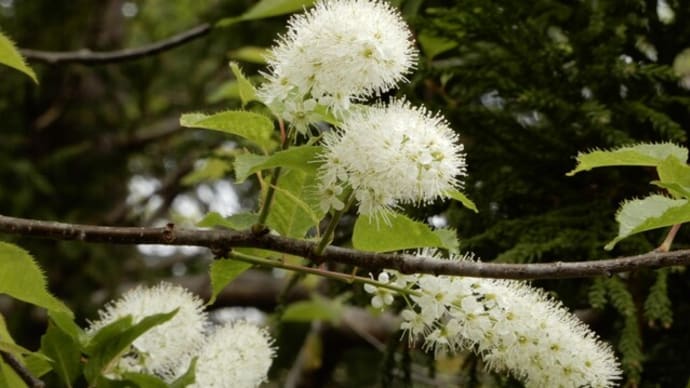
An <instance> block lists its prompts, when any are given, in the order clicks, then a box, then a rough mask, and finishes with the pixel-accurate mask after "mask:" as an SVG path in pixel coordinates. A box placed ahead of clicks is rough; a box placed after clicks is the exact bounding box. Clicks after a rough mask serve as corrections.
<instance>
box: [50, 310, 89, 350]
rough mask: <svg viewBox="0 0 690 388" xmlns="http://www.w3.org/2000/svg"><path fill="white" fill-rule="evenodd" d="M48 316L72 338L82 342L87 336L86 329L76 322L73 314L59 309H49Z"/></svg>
mask: <svg viewBox="0 0 690 388" xmlns="http://www.w3.org/2000/svg"><path fill="white" fill-rule="evenodd" d="M48 318H49V319H50V321H51V322H52V323H54V324H55V325H56V326H57V327H58V328H59V329H60V330H62V332H63V333H65V334H67V335H68V336H70V338H72V339H74V340H75V341H76V342H80V343H81V342H82V339H83V338H84V337H85V334H84V330H82V328H81V327H79V326H78V325H77V324H76V323H75V322H74V318H73V317H72V316H71V315H69V314H65V313H63V312H59V311H49V312H48Z"/></svg>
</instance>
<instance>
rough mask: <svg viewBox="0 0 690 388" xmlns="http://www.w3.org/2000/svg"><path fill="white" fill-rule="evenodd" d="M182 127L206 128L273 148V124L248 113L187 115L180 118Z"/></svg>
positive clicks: (264, 117) (265, 147)
mask: <svg viewBox="0 0 690 388" xmlns="http://www.w3.org/2000/svg"><path fill="white" fill-rule="evenodd" d="M180 125H181V126H183V127H189V128H204V129H210V130H214V131H220V132H224V133H228V134H232V135H236V136H239V137H242V138H244V139H247V140H249V141H251V142H253V143H254V144H256V145H258V146H259V147H261V149H263V150H269V149H271V148H272V147H273V145H274V141H273V140H272V139H271V136H272V135H273V132H274V128H273V122H272V121H271V120H270V119H269V118H268V117H266V116H264V115H261V114H258V113H254V112H246V111H232V110H231V111H225V112H220V113H216V114H212V115H205V114H203V113H185V114H183V115H182V117H180Z"/></svg>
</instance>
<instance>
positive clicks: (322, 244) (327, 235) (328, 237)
mask: <svg viewBox="0 0 690 388" xmlns="http://www.w3.org/2000/svg"><path fill="white" fill-rule="evenodd" d="M346 197H347V201H346V202H345V206H344V207H343V209H342V210H340V211H336V212H334V213H333V217H331V220H330V222H329V223H328V227H326V231H325V232H323V236H321V241H319V245H317V246H316V248H314V255H316V256H321V254H322V253H323V251H324V249H326V247H327V246H328V244H330V243H331V242H332V241H333V234H334V233H335V228H336V227H337V226H338V223H339V222H340V217H342V216H343V214H345V213H346V212H347V211H348V209H349V208H350V206H352V203H353V202H354V200H355V196H354V195H353V192H352V191H349V192H348V193H347V194H346Z"/></svg>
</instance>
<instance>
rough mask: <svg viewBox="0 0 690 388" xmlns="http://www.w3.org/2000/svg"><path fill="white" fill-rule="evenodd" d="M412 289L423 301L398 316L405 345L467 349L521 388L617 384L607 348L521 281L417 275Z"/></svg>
mask: <svg viewBox="0 0 690 388" xmlns="http://www.w3.org/2000/svg"><path fill="white" fill-rule="evenodd" d="M423 254H424V255H425V256H428V255H430V254H433V252H431V253H430V252H429V251H426V252H424V253H423ZM413 290H416V291H418V292H421V293H422V296H413V297H412V300H413V301H414V302H415V304H416V307H414V306H413V307H411V308H408V309H406V310H404V311H403V313H402V314H401V316H402V318H403V323H402V325H401V329H402V330H404V331H405V332H407V333H408V334H409V335H410V337H409V339H410V342H413V341H414V340H415V338H416V336H417V335H419V334H422V335H424V336H425V342H424V348H425V349H428V350H433V351H434V352H435V353H436V354H438V353H440V352H443V351H448V350H450V351H457V350H459V349H472V350H474V351H476V352H477V353H478V354H479V355H481V356H482V358H483V359H484V361H485V362H486V364H487V365H488V366H489V367H490V368H491V369H494V370H497V371H509V372H510V373H512V374H513V375H514V376H515V377H517V378H518V379H520V380H522V381H523V382H524V383H525V384H526V386H527V387H582V386H587V387H612V386H614V385H615V383H616V381H617V380H618V379H620V375H621V371H620V367H619V364H618V362H617V361H616V358H615V356H614V354H613V351H612V350H611V348H610V346H609V345H607V344H604V343H602V342H601V341H600V340H599V339H598V338H597V336H596V334H594V332H592V331H591V330H590V329H589V328H588V327H587V326H585V325H584V324H583V323H582V322H580V321H579V320H578V319H577V318H576V317H575V316H574V315H572V314H571V313H569V312H568V311H567V310H566V309H565V308H564V307H563V306H562V305H561V304H560V303H559V302H557V301H555V300H553V299H551V298H550V297H548V296H547V295H546V294H545V293H544V292H542V291H540V290H538V289H535V288H532V287H530V286H529V285H527V284H526V283H522V282H518V281H511V280H494V279H473V278H462V277H448V276H432V275H420V276H419V277H418V282H417V285H416V287H413Z"/></svg>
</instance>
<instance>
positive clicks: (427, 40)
mask: <svg viewBox="0 0 690 388" xmlns="http://www.w3.org/2000/svg"><path fill="white" fill-rule="evenodd" d="M417 41H419V44H420V46H422V50H423V51H424V54H426V57H427V58H428V59H433V58H434V57H435V56H437V55H439V54H443V53H444V52H446V51H448V50H450V49H452V48H455V47H457V46H458V42H456V41H454V40H451V39H448V38H444V37H440V36H436V35H432V34H431V33H428V32H422V33H420V34H419V35H418V36H417Z"/></svg>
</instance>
